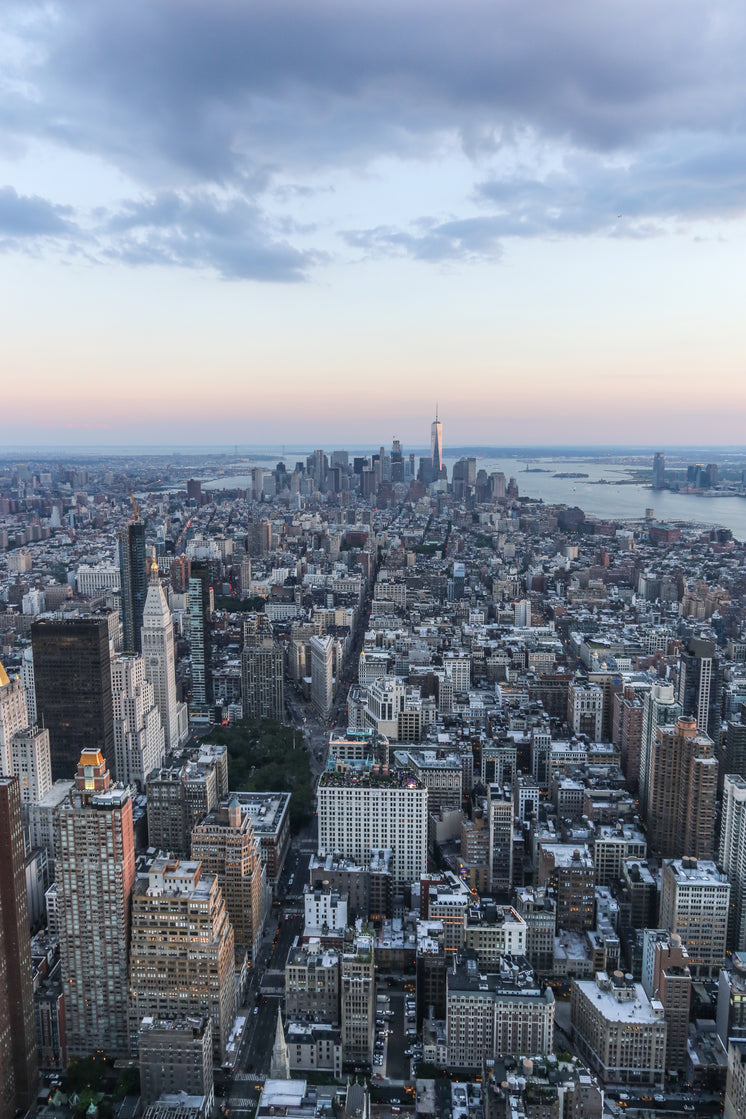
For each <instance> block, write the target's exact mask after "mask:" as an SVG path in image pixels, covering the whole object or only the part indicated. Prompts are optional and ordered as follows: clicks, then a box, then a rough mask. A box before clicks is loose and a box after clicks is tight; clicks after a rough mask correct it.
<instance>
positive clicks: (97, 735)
mask: <svg viewBox="0 0 746 1119" xmlns="http://www.w3.org/2000/svg"><path fill="white" fill-rule="evenodd" d="M31 643H32V647H33V650H34V677H35V682H36V705H37V712H38V719H39V722H40V723H41V724H42V726H44V727H46V729H47V730H48V731H49V741H50V747H51V754H52V777H53V779H54V780H55V781H60V780H66V779H69V777H70V775H71V774H72V773H74V772H75V768H76V766H77V764H78V761H79V759H80V753H81V750H85V751H91V750H92V751H93V752H94V753H95V752H96V751H98V750H100V751H101V753H102V754H103V755H104V757H113V756H114V718H113V706H112V696H111V655H110V652H109V624H108V621H107V619H106V618H99V617H85V618H54V619H51V618H41V619H39V620H38V621H36V622H34V623H33V624H32V626H31Z"/></svg>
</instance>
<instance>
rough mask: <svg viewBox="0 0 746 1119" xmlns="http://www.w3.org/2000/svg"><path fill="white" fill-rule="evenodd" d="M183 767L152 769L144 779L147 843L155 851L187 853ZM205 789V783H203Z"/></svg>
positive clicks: (188, 831)
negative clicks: (146, 809) (146, 807)
mask: <svg viewBox="0 0 746 1119" xmlns="http://www.w3.org/2000/svg"><path fill="white" fill-rule="evenodd" d="M186 775H187V767H186V766H182V765H179V766H171V767H164V768H162V769H154V770H153V771H152V773H149V774H148V776H147V780H146V784H145V787H146V800H147V806H148V843H149V844H150V846H151V847H155V849H156V851H170V852H171V854H173V855H184V856H188V854H189V849H190V844H191V828H190V826H189V825H190V815H191V814H190V811H189V804H188V802H187V790H186ZM205 788H207V786H205Z"/></svg>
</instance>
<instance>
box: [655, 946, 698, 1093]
mask: <svg viewBox="0 0 746 1119" xmlns="http://www.w3.org/2000/svg"><path fill="white" fill-rule="evenodd" d="M653 991H654V994H655V998H657V999H658V1000H659V1001H660V1002H662V1003H663V1014H664V1017H665V1019H666V1023H667V1025H668V1033H667V1036H666V1072H668V1073H671V1074H672V1075H677V1074H681V1075H683V1073H684V1072H685V1070H686V1051H687V1042H688V1040H689V1006H690V1003H691V999H692V973H691V972H690V971H689V953H688V952H687V950H686V948H685V947H684V945H683V944H682V942H681V937H680V936H679V934H678V933H672V934H671V935H670V936H669V937H668V938H667V939H666V940H659V941H657V942H656V944H655V962H654V965H653Z"/></svg>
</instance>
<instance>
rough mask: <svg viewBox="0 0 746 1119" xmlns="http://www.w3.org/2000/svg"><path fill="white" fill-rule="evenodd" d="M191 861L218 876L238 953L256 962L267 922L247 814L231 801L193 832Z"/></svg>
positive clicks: (235, 800) (256, 850) (259, 866)
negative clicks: (243, 952) (244, 953)
mask: <svg viewBox="0 0 746 1119" xmlns="http://www.w3.org/2000/svg"><path fill="white" fill-rule="evenodd" d="M192 858H193V859H196V860H198V861H200V862H201V863H202V870H203V873H204V874H215V875H217V878H218V882H219V883H220V888H221V890H222V891H223V897H224V898H225V904H226V905H227V907H228V916H229V917H230V920H231V924H232V925H233V935H234V940H235V947H236V949H237V950H239V949H240V950H242V951H246V952H248V954H249V959H251V960H254V959H256V956H257V953H258V951H259V945H260V937H261V932H262V924H263V920H264V913H263V908H264V891H263V884H262V860H261V856H260V854H259V843H258V842H257V838H256V836H255V834H254V829H253V827H252V826H251V820H250V819H249V815H248V813H244V812H242V811H241V806H240V804H239V802H238V798H237V797H235V796H233V797H231V799H230V801H229V803H228V804H227V805H226V804H222V805H221V806H220V808H219V809H217V811H215V812H211V813H210V814H209V816H206V817H205V819H204V820H202V822H201V823H199V824H197V826H196V828H195V829H194V831H193V832H192Z"/></svg>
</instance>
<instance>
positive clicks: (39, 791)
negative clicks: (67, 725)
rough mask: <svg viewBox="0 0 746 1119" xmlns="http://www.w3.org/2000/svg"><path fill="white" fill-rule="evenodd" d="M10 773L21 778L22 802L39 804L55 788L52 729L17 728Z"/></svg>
mask: <svg viewBox="0 0 746 1119" xmlns="http://www.w3.org/2000/svg"><path fill="white" fill-rule="evenodd" d="M10 754H11V772H12V773H14V774H15V775H16V776H17V778H18V783H19V785H20V789H21V803H22V804H23V805H24V815H25V809H26V806H28V805H32V804H38V803H39V801H40V800H42V799H43V798H44V797H45V796H46V795H47V793H48V792H49V790H50V789H51V788H52V760H51V755H50V752H49V731H48V730H43V729H42V728H41V727H26V728H25V729H24V730H17V731H16V733H15V734H14V735H13V737H12V738H11V740H10Z"/></svg>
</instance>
